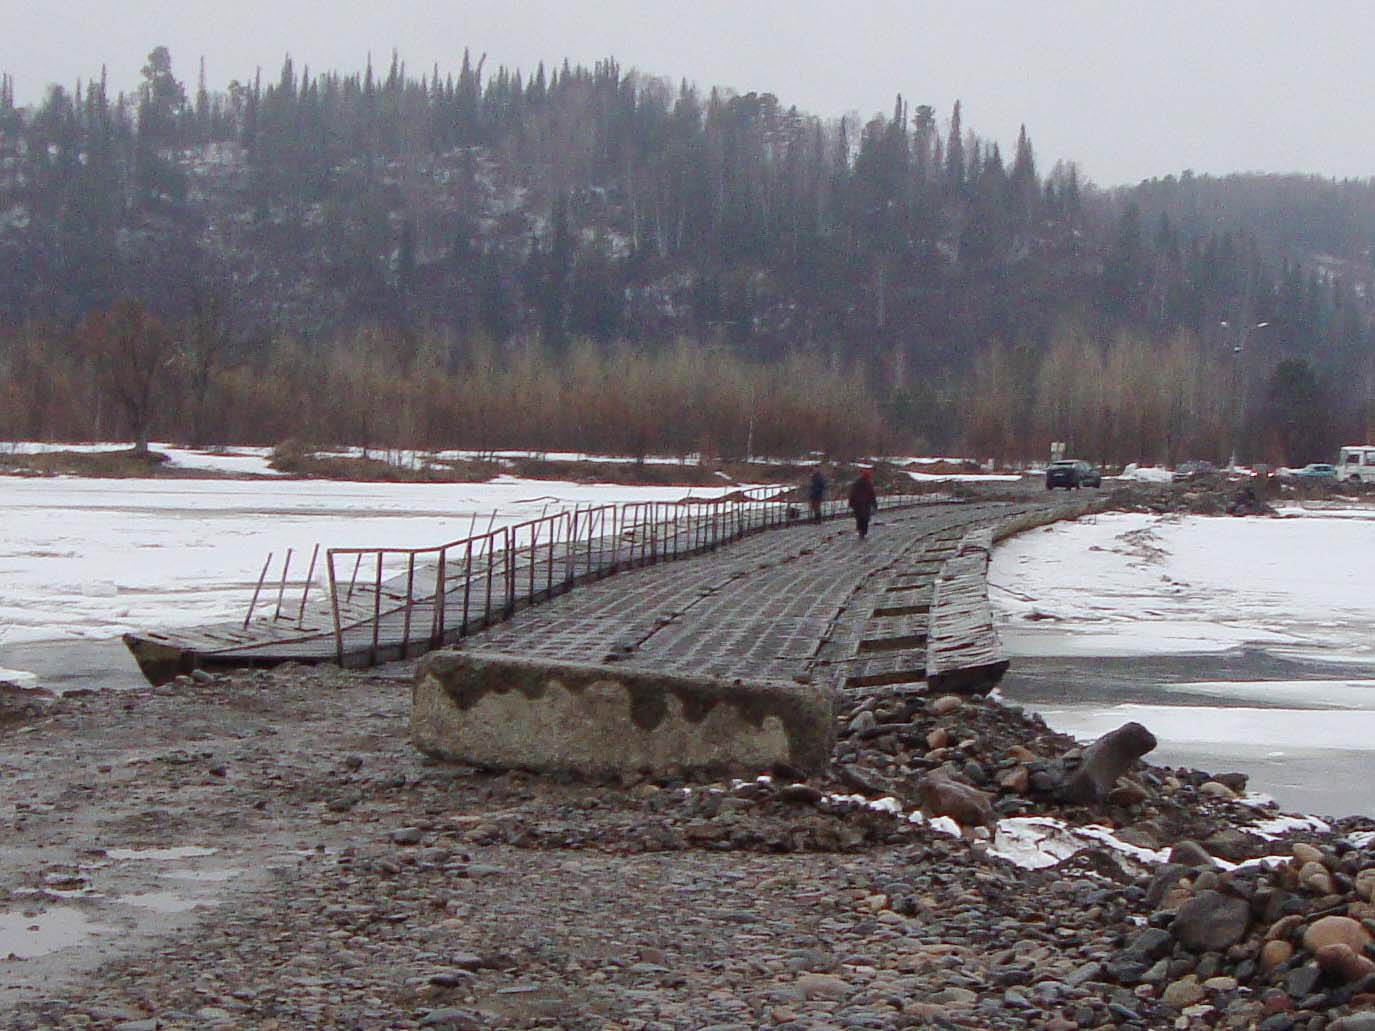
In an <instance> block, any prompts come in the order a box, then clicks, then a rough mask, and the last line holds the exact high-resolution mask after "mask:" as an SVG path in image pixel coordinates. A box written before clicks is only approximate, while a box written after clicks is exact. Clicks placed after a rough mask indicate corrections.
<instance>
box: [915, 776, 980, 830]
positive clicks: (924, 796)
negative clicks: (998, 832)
mask: <svg viewBox="0 0 1375 1031" xmlns="http://www.w3.org/2000/svg"><path fill="white" fill-rule="evenodd" d="M917 797H918V798H919V799H920V800H921V804H922V808H923V809H925V810H926V811H927V813H928V814H930V815H931V816H948V817H950V819H952V820H954V821H955V822H956V823H958V824H959V825H960V826H961V827H990V828H991V827H993V826H994V825H995V824H996V823H997V822H998V821H997V817H996V816H995V815H994V812H993V801H992V799H991V798H989V796H988V795H987V794H985V793H984V792H982V791H980V790H979V789H978V788H975V787H970V786H969V785H968V784H961V783H959V782H958V781H954V780H950V779H949V778H948V777H945V776H943V775H941V774H940V773H930V774H927V775H926V776H925V777H923V778H922V779H921V780H920V781H918V782H917Z"/></svg>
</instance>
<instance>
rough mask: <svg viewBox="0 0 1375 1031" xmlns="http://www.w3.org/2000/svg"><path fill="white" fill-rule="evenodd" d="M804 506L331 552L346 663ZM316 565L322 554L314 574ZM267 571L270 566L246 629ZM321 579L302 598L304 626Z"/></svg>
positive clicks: (760, 506)
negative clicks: (308, 603)
mask: <svg viewBox="0 0 1375 1031" xmlns="http://www.w3.org/2000/svg"><path fill="white" fill-rule="evenodd" d="M799 497H800V496H799V493H798V491H797V490H796V488H794V487H792V486H781V487H756V488H752V489H750V490H739V491H733V492H731V493H730V494H728V495H725V496H724V497H721V498H716V499H696V498H690V499H687V500H684V501H677V502H664V501H641V502H627V503H624V504H621V505H601V506H595V507H591V508H583V507H581V506H576V507H574V508H572V509H561V510H559V511H557V512H554V513H551V514H548V515H542V516H541V517H539V518H536V519H530V520H527V521H525V522H522V523H516V524H514V525H511V526H503V527H498V528H494V529H488V530H487V531H485V532H482V533H477V534H473V535H471V536H468V537H464V538H461V539H459V540H455V541H450V542H448V543H445V544H440V545H435V546H430V547H424V548H386V547H381V548H379V547H369V548H329V549H327V550H326V552H325V557H324V573H325V579H326V583H327V586H328V615H327V618H328V621H329V623H331V624H332V631H333V637H334V645H335V654H336V659H337V661H338V662H339V664H340V665H344V664H345V657H346V656H347V655H351V654H356V653H366V655H367V657H368V662H369V663H376V662H378V661H383V660H384V659H385V658H390V657H395V658H403V657H406V656H407V655H410V654H418V653H419V652H421V651H428V650H432V649H434V648H438V647H441V646H442V645H444V644H447V643H451V642H452V641H455V640H458V639H460V638H463V637H465V636H467V635H469V634H471V633H473V632H475V631H476V630H480V629H482V628H484V627H487V626H490V625H492V624H493V623H494V622H497V621H499V620H501V619H505V618H507V617H509V616H510V615H511V614H512V613H513V612H515V611H516V610H517V609H518V608H520V607H523V606H528V605H534V604H537V603H539V602H541V601H545V600H547V599H549V598H552V597H554V596H555V595H557V594H561V593H563V592H564V591H567V590H569V589H570V588H572V587H573V586H574V585H575V584H578V583H582V582H586V581H588V580H592V579H599V578H601V577H605V576H610V575H612V574H614V573H617V572H620V571H622V570H626V569H633V568H636V567H639V566H644V565H650V564H653V563H655V562H660V561H668V560H672V559H675V558H679V557H683V556H687V555H694V554H700V553H702V552H704V551H709V550H712V549H714V548H718V547H720V546H721V545H723V544H726V543H729V542H731V541H735V540H739V539H740V538H742V537H744V536H746V535H748V534H751V533H755V532H758V531H761V530H766V529H769V528H771V527H775V526H781V525H786V524H788V523H798V522H801V521H803V520H805V519H807V518H809V517H810V515H811V513H810V510H809V507H808V505H807V503H806V501H805V499H802V500H800V499H799ZM912 500H913V497H912V496H903V495H899V496H892V497H887V498H884V499H882V505H883V507H885V508H892V507H901V506H902V505H904V504H907V503H911V501H912ZM847 507H848V506H847V504H846V502H845V501H844V500H843V499H839V498H835V499H828V500H827V501H825V502H824V503H823V505H822V515H823V517H825V518H830V517H833V516H835V515H837V514H841V513H843V512H845V511H846V510H847ZM317 553H318V546H317ZM350 559H352V561H351V562H350V561H349V560H350ZM268 561H269V564H270V563H271V556H269V557H268ZM289 565H290V556H289V554H288V558H287V561H286V563H285V564H284V567H283V572H282V580H281V586H280V587H279V591H278V603H277V612H276V615H275V616H274V617H273V621H274V622H275V621H276V620H278V619H280V618H281V617H282V594H283V592H284V590H285V585H286V582H287V569H288V568H289ZM315 565H316V556H315V555H312V558H311V572H312V574H313V571H314V568H315ZM267 570H268V566H267V565H265V566H264V567H263V575H262V576H261V577H260V578H259V581H258V589H257V590H256V591H255V592H254V601H253V604H252V605H250V607H249V613H248V616H247V617H246V618H245V620H244V626H245V628H247V626H248V624H249V620H251V618H252V615H253V607H254V605H256V603H257V597H258V594H259V592H260V591H261V590H262V586H263V582H264V580H265V578H266V576H267ZM311 578H312V577H310V576H308V578H307V581H306V583H305V584H304V586H303V589H302V597H301V603H300V605H299V606H298V608H297V613H296V617H297V624H298V626H300V625H303V623H304V618H305V612H306V608H305V595H306V593H308V592H309V590H310V580H311ZM384 628H385V629H384Z"/></svg>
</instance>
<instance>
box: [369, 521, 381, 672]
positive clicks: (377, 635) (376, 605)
mask: <svg viewBox="0 0 1375 1031" xmlns="http://www.w3.org/2000/svg"><path fill="white" fill-rule="evenodd" d="M381 635H382V549H381V548H378V549H377V583H376V584H375V585H374V588H373V595H372V656H371V658H372V662H371V665H376V664H377V646H378V643H379V642H380V640H381Z"/></svg>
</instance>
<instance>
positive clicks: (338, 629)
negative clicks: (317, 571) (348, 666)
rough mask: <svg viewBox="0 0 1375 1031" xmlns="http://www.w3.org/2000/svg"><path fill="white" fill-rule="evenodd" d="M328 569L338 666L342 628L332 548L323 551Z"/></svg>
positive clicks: (340, 660) (340, 662) (342, 644)
mask: <svg viewBox="0 0 1375 1031" xmlns="http://www.w3.org/2000/svg"><path fill="white" fill-rule="evenodd" d="M325 564H326V566H327V567H328V570H329V605H330V609H331V610H332V611H333V612H334V654H335V658H336V660H337V661H338V663H339V666H340V668H341V669H342V668H343V665H344V628H343V626H342V625H341V624H340V622H339V584H338V583H337V582H335V579H334V549H333V548H331V549H330V550H329V551H327V552H325Z"/></svg>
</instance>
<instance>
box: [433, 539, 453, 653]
mask: <svg viewBox="0 0 1375 1031" xmlns="http://www.w3.org/2000/svg"><path fill="white" fill-rule="evenodd" d="M448 557H449V549H448V548H440V549H439V564H438V565H437V566H436V567H435V576H434V613H433V615H432V617H431V619H430V647H431V648H438V647H439V646H440V645H441V644H443V643H444V621H445V608H446V604H445V603H446V601H447V595H448V593H449V585H448V583H447V573H448V568H447V567H448Z"/></svg>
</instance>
